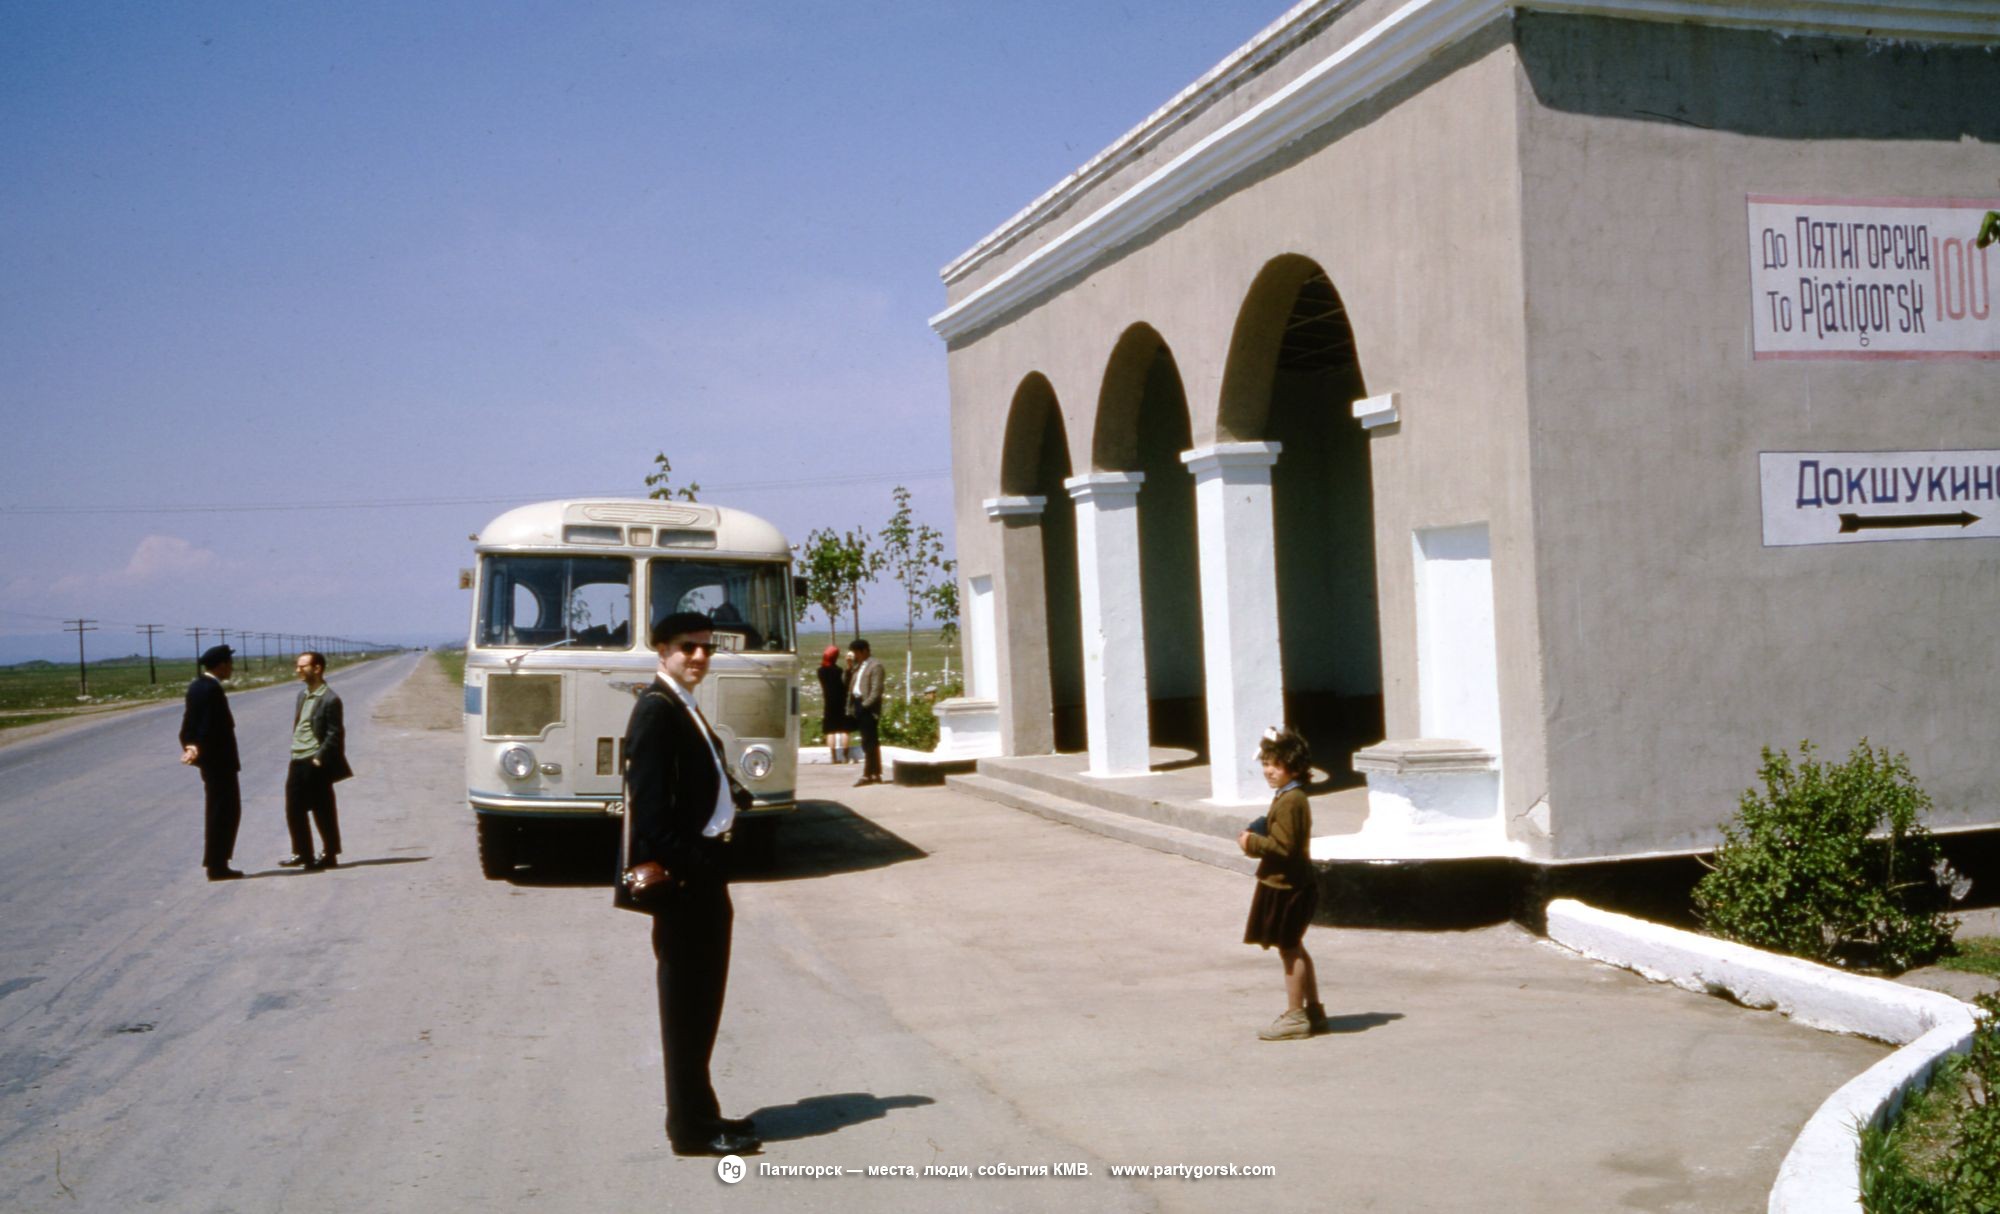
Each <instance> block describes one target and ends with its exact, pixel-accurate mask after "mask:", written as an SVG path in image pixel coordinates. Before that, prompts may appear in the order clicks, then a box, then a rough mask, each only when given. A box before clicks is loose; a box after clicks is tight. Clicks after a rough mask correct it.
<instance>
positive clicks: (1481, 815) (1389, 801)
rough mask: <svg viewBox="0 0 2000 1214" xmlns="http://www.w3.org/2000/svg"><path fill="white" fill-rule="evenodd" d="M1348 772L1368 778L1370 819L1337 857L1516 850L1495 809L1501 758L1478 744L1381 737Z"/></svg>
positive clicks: (1405, 856) (1501, 853)
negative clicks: (1352, 771)
mask: <svg viewBox="0 0 2000 1214" xmlns="http://www.w3.org/2000/svg"><path fill="white" fill-rule="evenodd" d="M1354 770H1356V771H1358V772H1361V773H1362V774H1363V775H1366V776H1367V777H1368V817H1367V820H1366V821H1364V822H1363V823H1362V824H1361V830H1360V832H1359V834H1357V835H1353V836H1348V837H1347V840H1346V841H1343V843H1342V846H1341V847H1340V848H1338V849H1337V850H1338V851H1339V852H1340V857H1339V858H1355V859H1359V858H1370V857H1373V856H1377V855H1391V854H1393V855H1395V856H1396V857H1398V858H1402V859H1445V858H1456V857H1470V856H1507V855H1516V854H1520V853H1521V851H1522V849H1521V847H1520V846H1519V845H1517V844H1515V843H1513V842H1511V841H1510V840H1509V839H1508V838H1507V824H1506V820H1505V818H1504V817H1502V815H1501V811H1500V761H1499V756H1497V755H1495V754H1494V753H1493V752H1492V751H1490V750H1487V749H1485V748H1484V747H1481V746H1479V745H1477V744H1475V743H1472V742H1465V741H1460V740H1458V739H1452V738H1408V739H1402V740H1396V741H1389V742H1380V743H1377V744H1376V745H1374V746H1370V747H1368V748H1367V749H1365V750H1359V751H1356V752H1355V754H1354ZM1339 838H1340V837H1339V836H1335V839H1339ZM1319 842H1321V841H1320V840H1315V848H1314V854H1315V855H1316V856H1317V855H1318V854H1319V853H1320V851H1321V850H1322V849H1321V848H1319V847H1318V846H1317V844H1318V843H1319ZM1350 852H1351V853H1352V855H1351V856H1350V855H1349V854H1348V853H1350ZM1328 858H1334V857H1332V856H1329V857H1328Z"/></svg>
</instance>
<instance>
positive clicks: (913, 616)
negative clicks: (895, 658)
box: [882, 485, 944, 704]
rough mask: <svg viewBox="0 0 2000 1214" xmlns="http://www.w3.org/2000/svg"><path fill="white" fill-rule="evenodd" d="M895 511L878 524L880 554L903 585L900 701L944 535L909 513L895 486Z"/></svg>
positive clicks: (904, 494)
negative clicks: (919, 611) (920, 613)
mask: <svg viewBox="0 0 2000 1214" xmlns="http://www.w3.org/2000/svg"><path fill="white" fill-rule="evenodd" d="M894 496H895V499H896V512H895V513H894V514H892V515H890V516H889V521H888V523H887V524H886V525H885V526H883V528H882V555H883V557H884V559H885V560H886V562H887V564H888V566H889V572H890V573H892V574H894V575H895V578H896V580H897V581H898V582H900V583H901V584H902V587H903V703H905V704H907V703H909V702H910V684H911V682H912V678H911V676H912V675H913V674H914V672H915V668H916V649H917V607H918V606H919V605H920V604H923V603H927V602H929V601H930V595H931V592H932V588H933V587H934V586H935V585H936V584H937V572H938V569H939V567H940V566H941V565H942V564H943V563H944V536H943V535H942V534H941V533H940V532H938V531H937V530H936V529H934V528H932V527H931V526H930V525H929V524H927V523H919V522H917V521H916V520H915V519H914V518H913V517H911V511H910V491H909V490H908V489H905V488H904V487H903V486H901V485H898V486H896V489H895V495H894Z"/></svg>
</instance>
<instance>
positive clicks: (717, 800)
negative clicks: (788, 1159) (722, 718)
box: [625, 611, 763, 1155]
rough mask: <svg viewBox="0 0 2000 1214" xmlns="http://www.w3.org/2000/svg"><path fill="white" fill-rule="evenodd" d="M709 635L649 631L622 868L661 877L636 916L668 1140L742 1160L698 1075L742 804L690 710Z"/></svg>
mask: <svg viewBox="0 0 2000 1214" xmlns="http://www.w3.org/2000/svg"><path fill="white" fill-rule="evenodd" d="M711 627H712V624H711V621H710V620H709V618H708V617H707V616H705V615H702V614H701V613H699V612H692V611H682V612H675V613H674V614H672V615H669V616H667V617H666V618H665V619H662V620H660V621H659V622H657V623H655V624H654V625H653V631H652V636H651V638H650V639H651V640H652V643H653V650H654V652H656V653H657V654H659V657H660V669H659V674H658V676H657V677H655V678H654V680H653V682H652V683H651V685H649V686H648V687H646V688H645V689H644V690H643V691H641V692H640V693H639V702H638V703H637V704H635V705H633V707H632V718H631V722H630V724H628V725H627V726H626V729H625V813H626V815H627V817H628V821H627V823H626V828H627V830H628V832H629V838H630V842H629V844H628V847H629V851H628V853H627V856H626V863H627V865H628V866H631V867H637V866H641V865H644V864H647V863H649V862H650V863H656V864H658V865H660V866H661V867H662V868H664V869H665V870H666V874H667V880H666V884H665V886H664V888H663V890H662V892H660V893H658V894H657V895H654V896H653V897H652V898H651V899H649V900H648V901H647V902H645V903H644V905H643V909H645V910H647V911H648V912H650V913H651V914H652V916H653V958H654V960H655V962H656V963H657V966H658V976H657V982H658V987H659V1000H660V1043H661V1046H662V1047H663V1049H664V1051H665V1053H666V1071H667V1142H668V1144H669V1145H670V1146H671V1147H672V1148H673V1151H674V1154H676V1155H740V1154H745V1153H747V1152H750V1151H755V1150H756V1149H757V1148H758V1147H760V1146H761V1145H763V1144H762V1143H761V1142H760V1141H759V1140H758V1138H757V1134H756V1127H755V1126H754V1125H753V1124H752V1123H751V1122H750V1121H749V1119H747V1118H728V1117H724V1116H722V1111H721V1107H720V1105H719V1104H718V1103H717V1101H716V1098H715V1086H714V1084H713V1083H711V1082H710V1080H709V1073H708V1064H709V1057H710V1056H711V1055H712V1054H713V1053H714V1050H715V1034H716V1030H717V1028H718V1027H719V1026H720V1025H721V1023H722V999H723V992H724V990H725V988H726V987H727V986H728V982H729V945H730V935H731V928H732V924H733V921H734V916H735V912H734V910H733V908H732V907H731V905H730V901H729V873H728V855H727V848H728V840H729V831H730V828H731V826H732V825H734V823H735V820H736V811H737V810H738V809H741V808H745V807H747V806H748V805H749V803H750V794H749V793H747V792H745V791H744V790H743V788H742V787H741V786H740V785H738V784H737V783H736V781H735V779H734V778H732V777H731V776H730V774H729V770H728V765H727V763H726V762H725V761H724V754H725V751H724V749H723V746H722V741H721V739H720V738H718V737H716V735H715V731H714V730H713V729H711V728H710V727H709V724H708V721H707V720H706V719H705V718H704V717H703V716H702V712H701V708H700V705H698V704H697V703H696V701H695V695H694V690H695V688H696V687H697V686H699V685H700V683H701V681H702V679H704V678H706V677H707V675H708V662H709V657H710V655H712V654H713V653H714V652H715V638H714V633H713V632H711V631H710V629H711Z"/></svg>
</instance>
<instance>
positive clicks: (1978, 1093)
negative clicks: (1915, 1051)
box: [1860, 995, 2000, 1214]
mask: <svg viewBox="0 0 2000 1214" xmlns="http://www.w3.org/2000/svg"><path fill="white" fill-rule="evenodd" d="M1973 1002H1974V1004H1975V1005H1976V1006H1977V1008H1978V1011H1979V1022H1978V1024H1977V1026H1976V1027H1975V1028H1974V1029H1973V1031H1972V1041H1971V1044H1970V1046H1969V1048H1968V1049H1967V1050H1966V1052H1965V1053H1964V1054H1962V1055H1957V1056H1953V1057H1947V1058H1943V1059H1940V1060H1939V1062H1938V1065H1937V1067H1936V1069H1935V1070H1933V1071H1932V1072H1931V1078H1930V1082H1929V1083H1927V1084H1925V1085H1924V1087H1923V1089H1922V1090H1921V1091H1914V1092H1911V1093H1910V1095H1909V1097H1908V1098H1907V1099H1906V1100H1904V1102H1903V1107H1902V1108H1901V1109H1900V1110H1898V1111H1897V1112H1896V1114H1895V1116H1894V1117H1893V1118H1891V1119H1890V1121H1889V1123H1888V1124H1887V1125H1886V1126H1883V1127H1881V1128H1874V1127H1866V1128H1864V1129H1863V1130H1862V1132H1861V1160H1860V1163H1861V1204H1862V1208H1863V1209H1865V1210H1867V1211H1868V1214H1992V1211H1994V1210H2000V1099H1996V1098H1995V1097H1996V1094H2000V996H1995V995H1981V996H1979V997H1978V998H1977V999H1975V1000H1974V1001H1973Z"/></svg>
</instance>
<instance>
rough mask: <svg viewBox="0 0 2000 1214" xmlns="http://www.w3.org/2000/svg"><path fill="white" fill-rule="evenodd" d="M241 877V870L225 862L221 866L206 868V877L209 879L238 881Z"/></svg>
mask: <svg viewBox="0 0 2000 1214" xmlns="http://www.w3.org/2000/svg"><path fill="white" fill-rule="evenodd" d="M242 877H243V874H242V873H241V872H239V871H237V870H236V869H233V868H231V867H229V866H228V865H227V864H225V865H223V866H222V867H221V868H211V869H209V870H208V879H209V880H210V881H238V880H241V879H242Z"/></svg>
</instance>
